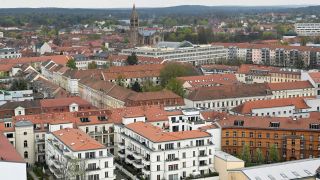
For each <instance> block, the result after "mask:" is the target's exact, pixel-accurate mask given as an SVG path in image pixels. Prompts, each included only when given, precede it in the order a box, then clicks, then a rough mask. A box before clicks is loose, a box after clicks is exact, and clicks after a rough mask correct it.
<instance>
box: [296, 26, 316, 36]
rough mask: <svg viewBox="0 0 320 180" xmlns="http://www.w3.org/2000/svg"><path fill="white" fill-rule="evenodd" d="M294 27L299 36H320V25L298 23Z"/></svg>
mask: <svg viewBox="0 0 320 180" xmlns="http://www.w3.org/2000/svg"><path fill="white" fill-rule="evenodd" d="M294 27H295V31H296V33H297V34H298V35H299V36H320V23H296V24H295V25H294Z"/></svg>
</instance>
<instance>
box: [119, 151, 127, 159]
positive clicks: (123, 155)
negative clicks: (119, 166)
mask: <svg viewBox="0 0 320 180" xmlns="http://www.w3.org/2000/svg"><path fill="white" fill-rule="evenodd" d="M118 155H119V157H121V158H125V157H126V154H125V151H124V150H121V151H119V152H118Z"/></svg>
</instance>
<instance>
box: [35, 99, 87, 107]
mask: <svg viewBox="0 0 320 180" xmlns="http://www.w3.org/2000/svg"><path fill="white" fill-rule="evenodd" d="M72 103H76V104H78V105H79V106H91V104H90V103H89V102H87V101H85V100H83V99H81V98H80V97H67V98H58V99H42V100H40V104H41V107H42V108H48V107H61V106H69V105H70V104H72Z"/></svg>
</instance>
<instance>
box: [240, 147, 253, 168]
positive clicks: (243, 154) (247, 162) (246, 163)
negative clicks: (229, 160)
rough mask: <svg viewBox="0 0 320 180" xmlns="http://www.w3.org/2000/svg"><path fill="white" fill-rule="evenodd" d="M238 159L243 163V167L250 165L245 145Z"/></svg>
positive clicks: (249, 156) (248, 150)
mask: <svg viewBox="0 0 320 180" xmlns="http://www.w3.org/2000/svg"><path fill="white" fill-rule="evenodd" d="M240 159H242V160H243V161H244V162H245V166H250V165H251V155H250V148H249V146H248V145H247V144H245V145H244V146H243V147H242V150H241V154H240Z"/></svg>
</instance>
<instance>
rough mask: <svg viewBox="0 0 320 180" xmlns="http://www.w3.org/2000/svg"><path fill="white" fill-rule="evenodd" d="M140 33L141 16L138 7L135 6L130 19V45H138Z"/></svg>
mask: <svg viewBox="0 0 320 180" xmlns="http://www.w3.org/2000/svg"><path fill="white" fill-rule="evenodd" d="M138 31H139V16H138V12H137V10H136V5H135V4H133V9H132V12H131V17H130V43H131V44H132V45H137V44H138V38H139V37H138V36H139V35H138V33H139V32H138Z"/></svg>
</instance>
